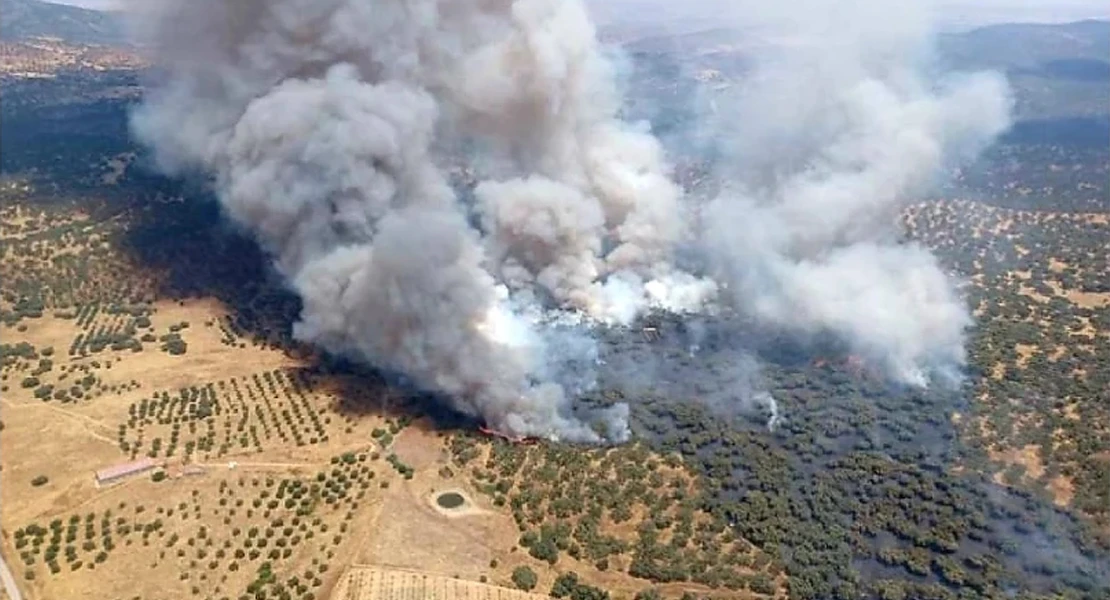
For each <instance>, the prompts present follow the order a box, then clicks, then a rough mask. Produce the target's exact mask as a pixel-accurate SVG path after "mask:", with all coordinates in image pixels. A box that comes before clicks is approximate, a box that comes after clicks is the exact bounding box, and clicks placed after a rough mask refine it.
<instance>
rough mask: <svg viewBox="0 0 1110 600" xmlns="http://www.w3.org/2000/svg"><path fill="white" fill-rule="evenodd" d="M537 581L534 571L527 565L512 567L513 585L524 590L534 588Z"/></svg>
mask: <svg viewBox="0 0 1110 600" xmlns="http://www.w3.org/2000/svg"><path fill="white" fill-rule="evenodd" d="M538 581H539V579H538V578H537V577H536V572H535V571H533V570H532V569H531V568H530V567H528V566H527V565H521V566H519V567H517V568H515V569H513V585H515V586H516V587H518V588H520V589H522V590H524V591H526V592H530V591H532V590H533V589H535V588H536V583H538Z"/></svg>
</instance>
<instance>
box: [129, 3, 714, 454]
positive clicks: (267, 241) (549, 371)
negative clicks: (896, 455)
mask: <svg viewBox="0 0 1110 600" xmlns="http://www.w3.org/2000/svg"><path fill="white" fill-rule="evenodd" d="M136 11H138V12H139V14H141V18H140V28H141V30H142V31H143V33H144V34H145V36H146V38H147V39H146V41H147V42H148V44H149V46H150V48H151V49H152V51H153V53H154V55H155V56H154V58H155V59H156V61H157V64H159V65H160V67H162V68H163V69H164V71H165V80H164V81H162V82H160V83H159V84H158V85H156V86H154V89H153V91H152V92H151V93H150V96H149V98H148V100H147V101H146V102H145V103H144V105H143V106H142V107H141V108H140V109H139V110H138V111H137V112H136V114H135V115H134V119H133V129H134V131H135V133H136V135H137V137H138V138H139V139H141V140H143V141H145V142H146V143H147V144H149V145H150V146H152V147H153V148H154V150H155V152H156V156H157V159H158V161H159V164H160V166H161V167H162V168H163V169H164V170H165V171H167V172H169V173H180V172H187V171H201V172H205V173H210V174H212V175H213V176H214V179H215V186H216V190H217V192H218V195H219V197H220V200H221V202H222V203H223V206H224V208H225V210H226V212H227V214H229V215H230V217H231V218H232V219H233V220H234V221H236V222H237V223H240V224H242V225H243V226H244V227H246V228H247V229H248V230H250V231H251V232H252V233H253V234H254V235H255V236H256V237H257V238H258V239H259V240H260V242H261V243H262V244H263V246H264V247H265V248H266V249H267V250H268V251H269V252H270V253H271V254H272V255H273V256H274V259H275V265H276V267H277V269H278V270H279V271H280V272H281V273H282V274H283V275H284V276H285V277H287V279H288V280H289V281H290V282H291V285H292V286H293V288H294V289H295V290H296V291H297V292H298V293H299V294H300V296H301V297H302V298H303V300H304V310H303V314H302V315H301V321H300V322H299V323H298V324H297V326H296V328H295V335H296V336H297V337H299V338H300V339H304V340H308V341H311V342H314V343H317V344H320V345H322V346H323V347H325V348H327V349H329V350H332V351H336V352H343V353H348V354H353V355H356V356H360V357H362V358H364V359H365V360H368V361H370V362H372V363H374V364H375V365H378V366H380V367H383V368H388V369H391V370H395V371H399V372H401V373H403V374H405V375H406V376H408V377H409V378H411V379H412V380H413V381H414V382H415V383H417V384H418V385H421V386H424V387H428V388H432V389H434V390H437V391H439V392H442V393H444V394H445V395H447V396H448V397H450V398H452V399H453V401H454V402H455V404H456V408H458V409H459V410H461V411H463V412H464V413H467V414H471V415H475V416H480V417H482V418H484V419H485V420H486V421H487V422H488V423H489V424H490V425H491V426H492V427H496V428H499V429H501V430H504V431H506V432H509V433H513V434H521V435H544V436H557V437H560V438H564V439H574V440H587V441H588V440H596V439H598V434H597V433H595V432H594V430H593V429H591V428H590V427H587V426H586V425H585V424H583V423H581V422H579V421H578V420H577V419H576V418H575V417H574V416H573V415H572V411H571V406H570V400H571V399H570V398H569V397H568V390H567V389H566V384H567V381H572V382H573V383H574V386H573V388H572V389H571V390H570V392H571V393H577V392H580V391H582V390H581V388H582V387H584V385H585V384H584V383H583V382H582V381H581V380H582V377H581V375H580V374H579V373H564V372H562V371H565V370H567V369H564V368H561V367H560V365H566V364H568V363H567V361H566V360H565V359H563V358H560V357H559V356H557V354H558V353H559V352H561V351H570V350H567V349H568V348H570V349H573V351H574V352H575V353H577V354H578V356H579V357H581V356H582V355H583V354H582V353H583V348H582V347H581V346H582V345H581V344H569V345H568V344H567V343H566V342H565V338H566V337H567V335H569V334H567V333H566V331H565V327H558V326H551V325H549V324H547V323H545V322H544V321H545V319H547V317H546V316H545V315H543V314H542V313H538V312H537V307H538V306H541V305H543V306H549V307H551V306H554V307H558V308H560V309H566V310H578V311H585V312H586V313H588V314H589V315H591V316H593V317H596V318H598V319H602V320H619V321H627V320H629V319H631V318H632V317H634V316H635V315H636V314H638V313H639V312H641V311H643V310H644V309H645V308H647V307H648V306H650V305H652V304H659V305H662V306H668V307H671V308H673V307H674V306H673V305H674V304H675V303H676V302H683V301H689V302H691V303H692V304H697V303H698V302H700V301H702V300H703V298H702V297H701V295H699V294H700V293H701V292H700V291H702V290H704V291H705V292H706V293H708V292H711V291H712V284H711V283H707V282H699V281H697V280H695V279H694V278H693V277H690V276H688V275H684V274H682V273H679V272H677V271H675V270H674V269H673V268H672V267H671V266H670V264H669V257H670V253H671V248H672V246H673V245H674V244H675V243H676V242H677V241H678V240H679V239H680V238H681V237H682V236H683V235H684V234H685V233H686V230H685V225H684V223H685V221H684V218H683V215H682V214H681V211H680V205H679V199H680V190H679V188H678V187H677V186H676V185H675V184H674V183H673V182H672V181H671V178H670V173H669V167H668V165H667V163H666V161H665V158H664V156H663V151H662V148H661V146H660V145H659V144H658V143H657V142H656V140H655V139H654V138H653V137H651V136H650V135H649V134H647V133H644V132H642V131H640V130H637V129H634V128H632V127H630V126H627V125H626V124H624V123H622V122H620V121H619V120H618V119H617V118H616V114H617V111H618V109H619V97H618V95H617V94H616V92H615V89H614V87H613V75H612V73H611V67H610V64H609V62H608V61H607V60H606V59H605V57H604V56H603V54H602V52H601V49H600V47H599V46H598V43H597V41H596V36H595V34H594V31H593V27H592V25H591V24H590V21H589V19H588V18H587V15H586V12H585V10H584V8H583V6H582V5H581V4H580V3H578V2H567V1H563V0H516V1H508V0H494V1H488V0H461V1H447V0H443V1H440V0H373V1H370V0H362V1H360V0H209V1H199V2H197V1H188V2H186V1H163V2H153V3H144V4H143V5H141V6H138V7H136ZM460 147H466V148H469V150H468V153H469V156H468V157H467V158H468V159H470V162H471V163H472V165H473V166H475V168H477V169H478V172H477V176H478V178H479V183H478V184H477V187H476V189H475V190H474V192H473V202H471V203H464V202H461V201H460V199H459V198H458V197H457V194H456V192H455V190H453V189H452V187H451V186H450V185H449V184H448V178H447V176H446V169H447V168H448V167H449V166H452V165H451V164H450V163H452V162H455V161H457V159H458V158H459V157H458V156H457V155H455V154H453V153H452V152H451V150H452V149H455V150H456V151H457V149H458V148H460ZM475 220H476V221H478V222H479V223H480V228H479V227H476V226H474V224H473V223H474V221H475ZM672 290H673V291H674V293H673V294H672ZM572 337H573V336H572ZM556 338H559V339H556ZM588 354H589V352H588V351H587V352H586V355H588ZM580 368H581V365H577V366H576V368H575V369H570V370H580ZM626 414H627V407H616V408H615V409H612V410H611V411H609V412H607V413H606V414H604V415H600V416H601V417H602V418H604V419H607V420H608V421H609V423H607V424H606V425H605V427H604V430H605V432H606V435H607V436H609V437H610V438H613V439H621V438H623V437H625V436H626V435H627V433H626V430H627V425H626V423H625V422H624V421H625V419H626Z"/></svg>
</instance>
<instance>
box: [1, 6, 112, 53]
mask: <svg viewBox="0 0 1110 600" xmlns="http://www.w3.org/2000/svg"><path fill="white" fill-rule="evenodd" d="M0 12H2V13H3V15H4V19H3V22H2V23H0V39H2V40H5V41H16V40H25V39H29V38H36V37H50V38H59V39H61V40H63V41H66V42H69V43H72V44H100V45H119V44H126V43H127V36H126V34H125V32H124V27H123V24H122V23H121V20H120V19H119V17H118V16H117V15H113V14H111V13H106V12H100V11H95V10H87V9H84V8H78V7H75V6H64V5H61V4H52V3H49V2H40V1H39V0H0Z"/></svg>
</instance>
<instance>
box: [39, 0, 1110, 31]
mask: <svg viewBox="0 0 1110 600" xmlns="http://www.w3.org/2000/svg"><path fill="white" fill-rule="evenodd" d="M47 1H53V2H55V3H57V4H69V5H72V6H80V7H84V8H91V9H95V10H118V9H120V8H121V7H122V5H123V4H125V3H126V0H47ZM586 3H587V5H588V6H589V8H590V11H591V13H592V14H593V17H594V19H595V21H596V22H597V23H598V25H599V26H603V27H606V26H614V25H618V24H622V25H649V24H663V23H665V24H666V25H665V27H667V28H676V29H687V30H688V29H691V28H698V27H702V26H716V25H719V24H720V20H721V11H722V4H721V3H719V2H715V1H713V0H690V1H687V2H683V3H680V4H676V3H674V2H670V1H669V0H587V2H586ZM745 4H746V2H745V1H743V0H741V1H739V2H732V3H730V4H729V5H728V7H726V10H725V11H724V12H725V13H726V14H727V13H728V12H729V11H728V10H727V8H731V7H741V6H744V5H745ZM934 6H935V7H936V13H937V19H936V21H937V24H938V27H939V28H940V29H946V30H951V29H966V28H971V27H981V26H984V25H991V24H998V23H1067V22H1072V21H1081V20H1086V19H1098V20H1110V8H1108V7H1107V5H1106V4H1105V3H1103V2H1094V1H1092V0H1050V1H1047V2H1039V3H1032V2H1015V1H1014V0H983V1H973V0H936V1H935V3H934Z"/></svg>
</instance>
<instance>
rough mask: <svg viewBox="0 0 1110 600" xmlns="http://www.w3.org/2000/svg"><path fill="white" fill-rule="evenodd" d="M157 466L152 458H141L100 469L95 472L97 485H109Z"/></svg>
mask: <svg viewBox="0 0 1110 600" xmlns="http://www.w3.org/2000/svg"><path fill="white" fill-rule="evenodd" d="M156 466H158V464H157V463H155V462H154V459H152V458H143V459H140V460H136V461H134V462H129V463H123V464H118V465H114V466H111V467H107V468H105V469H100V470H99V471H97V472H96V484H97V485H111V484H113V483H117V482H119V481H122V480H124V479H127V478H128V477H131V476H132V475H138V474H139V473H145V472H147V471H149V470H151V469H153V468H154V467H156Z"/></svg>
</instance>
